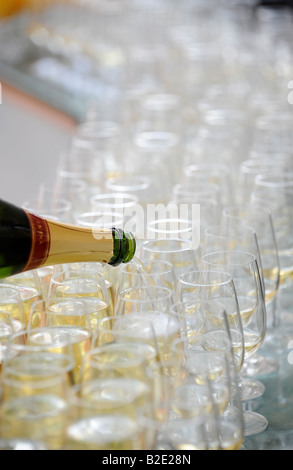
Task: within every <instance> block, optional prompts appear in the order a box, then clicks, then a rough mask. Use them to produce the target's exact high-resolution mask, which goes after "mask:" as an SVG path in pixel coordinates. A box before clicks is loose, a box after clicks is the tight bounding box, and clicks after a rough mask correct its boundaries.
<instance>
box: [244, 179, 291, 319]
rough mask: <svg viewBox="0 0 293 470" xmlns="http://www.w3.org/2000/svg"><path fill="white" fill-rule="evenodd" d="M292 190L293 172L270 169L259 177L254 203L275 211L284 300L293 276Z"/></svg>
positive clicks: (281, 292) (253, 196)
mask: <svg viewBox="0 0 293 470" xmlns="http://www.w3.org/2000/svg"><path fill="white" fill-rule="evenodd" d="M292 190H293V176H292V174H291V173H286V172H274V173H273V172H268V173H264V174H259V175H258V176H257V177H256V179H255V186H254V193H253V194H252V202H253V203H257V204H258V205H264V206H265V207H268V209H269V210H270V212H271V216H272V220H273V224H274V230H275V236H276V242H277V247H278V254H279V262H280V290H279V294H281V298H280V299H279V300H280V302H281V299H282V297H283V296H284V294H285V293H286V292H287V290H288V289H287V287H289V286H290V285H291V278H292V247H293V235H292V234H293V231H292V224H293V217H292V215H293V214H292V197H293V196H292V195H293V192H292ZM279 297H280V295H279ZM279 316H280V320H281V322H282V321H285V324H286V323H287V325H286V326H287V327H289V325H290V320H289V318H290V317H289V316H288V317H286V315H285V312H283V311H282V312H280V314H279ZM282 317H283V319H282ZM288 320H289V321H288Z"/></svg>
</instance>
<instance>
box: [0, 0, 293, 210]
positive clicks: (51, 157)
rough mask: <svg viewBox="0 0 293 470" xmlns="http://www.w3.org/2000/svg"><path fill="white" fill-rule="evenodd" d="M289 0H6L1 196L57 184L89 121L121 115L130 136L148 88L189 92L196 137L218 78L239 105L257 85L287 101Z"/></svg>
mask: <svg viewBox="0 0 293 470" xmlns="http://www.w3.org/2000/svg"><path fill="white" fill-rule="evenodd" d="M290 3H291V2H290V1H288V2H270V1H266V2H256V1H254V0H246V1H245V0H243V1H241V0H239V1H237V0H180V1H178V0H63V1H62V0H1V2H0V82H1V101H2V104H1V105H0V159H1V171H0V197H1V198H2V199H6V200H9V201H11V202H15V203H17V204H21V203H22V202H23V201H24V200H27V199H30V198H32V197H34V196H35V194H36V193H37V191H38V188H39V185H40V184H41V183H48V184H50V182H52V181H53V180H54V178H55V174H56V168H57V167H58V164H59V161H60V155H61V153H63V152H66V151H67V149H68V146H69V145H70V142H71V139H72V135H73V134H74V133H75V132H76V128H77V126H78V125H80V124H81V123H82V122H84V121H86V120H89V119H93V120H95V119H103V120H104V121H105V120H108V121H115V122H118V123H119V125H121V129H122V134H123V136H124V137H125V136H127V138H129V135H130V134H131V133H132V131H129V129H130V124H129V123H130V122H131V123H132V124H131V125H133V122H134V121H133V119H135V118H133V114H132V113H133V112H134V113H136V112H137V109H138V108H137V103H138V101H139V100H140V99H141V97H142V96H146V95H147V94H150V93H165V94H166V93H169V94H173V95H176V96H177V97H180V99H181V100H182V102H183V105H182V106H181V107H180V109H181V111H182V110H184V118H182V120H181V123H183V125H184V129H185V130H186V132H184V138H186V139H188V138H190V136H192V137H193V136H194V135H196V132H197V125H198V119H199V107H200V105H201V104H202V100H203V99H205V100H206V104H207V103H209V101H208V100H211V98H210V97H209V98H208V96H209V92H210V91H212V90H214V92H215V93H216V90H217V85H221V88H223V86H224V87H225V86H226V85H227V87H228V86H229V87H230V88H229V90H230V91H229V97H230V98H231V93H232V94H233V96H234V97H235V99H236V98H237V99H240V97H241V99H242V104H241V105H243V104H244V103H245V101H246V99H247V97H248V98H249V99H250V98H252V96H251V95H250V90H252V89H253V90H254V91H255V90H257V94H254V95H253V99H255V100H257V98H259V99H262V98H261V95H262V94H263V95H264V96H266V97H268V96H270V97H273V96H280V97H281V100H282V102H283V103H284V104H286V101H287V97H288V84H289V82H290V80H293V64H292V44H293V41H292V34H293V28H292V10H291V8H290ZM213 99H214V98H213ZM263 99H267V98H263ZM122 102H123V106H121V103H122ZM126 102H127V106H126V105H125V103H126ZM135 106H136V108H135ZM134 109H135V111H134ZM145 112H146V111H145ZM89 116H91V117H89ZM177 117H178V116H177ZM177 130H178V129H177ZM130 138H131V137H130ZM126 153H127V152H126ZM124 157H125V154H124V153H123V152H122V150H121V154H120V157H119V158H120V164H121V162H122V165H123V164H124V163H123V162H125V165H127V162H128V160H127V158H126V157H125V160H124ZM110 170H111V169H110Z"/></svg>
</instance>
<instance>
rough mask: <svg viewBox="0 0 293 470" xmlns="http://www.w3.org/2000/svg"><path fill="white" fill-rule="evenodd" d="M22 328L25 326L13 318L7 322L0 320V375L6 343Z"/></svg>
mask: <svg viewBox="0 0 293 470" xmlns="http://www.w3.org/2000/svg"><path fill="white" fill-rule="evenodd" d="M24 328H25V325H24V324H23V323H21V322H20V321H18V320H15V319H14V318H11V320H10V321H9V322H5V321H1V320H0V373H1V368H2V364H3V361H4V360H5V354H6V350H7V341H8V340H9V338H10V336H11V335H12V334H13V333H16V332H18V331H21V330H23V329H24Z"/></svg>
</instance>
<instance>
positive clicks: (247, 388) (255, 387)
mask: <svg viewBox="0 0 293 470" xmlns="http://www.w3.org/2000/svg"><path fill="white" fill-rule="evenodd" d="M239 385H240V389H241V397H242V401H248V400H256V399H257V398H260V397H262V396H263V394H264V393H265V390H266V388H265V386H264V384H263V383H262V382H260V381H259V380H255V379H249V378H246V377H241V378H240V383H239Z"/></svg>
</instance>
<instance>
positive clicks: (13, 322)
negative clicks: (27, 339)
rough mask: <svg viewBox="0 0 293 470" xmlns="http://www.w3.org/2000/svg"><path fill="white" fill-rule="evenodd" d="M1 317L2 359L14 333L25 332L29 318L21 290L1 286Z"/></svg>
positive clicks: (0, 360) (0, 361)
mask: <svg viewBox="0 0 293 470" xmlns="http://www.w3.org/2000/svg"><path fill="white" fill-rule="evenodd" d="M0 315H1V331H2V334H1V359H0V363H1V365H2V363H3V358H4V354H5V350H6V342H7V339H8V338H9V337H10V335H11V334H12V333H14V332H17V331H21V330H24V329H25V328H26V324H27V318H26V314H25V309H24V305H23V301H22V298H21V296H20V293H19V290H18V289H17V288H15V287H13V286H10V285H5V284H3V285H0Z"/></svg>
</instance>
